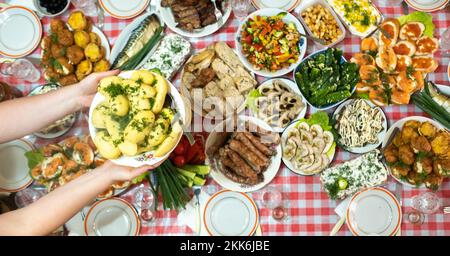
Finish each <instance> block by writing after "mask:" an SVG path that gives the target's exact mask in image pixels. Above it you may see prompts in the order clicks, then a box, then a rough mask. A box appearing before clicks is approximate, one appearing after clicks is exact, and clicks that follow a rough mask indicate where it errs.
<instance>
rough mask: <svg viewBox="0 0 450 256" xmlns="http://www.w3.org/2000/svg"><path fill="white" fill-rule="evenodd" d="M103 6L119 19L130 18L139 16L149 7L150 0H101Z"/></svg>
mask: <svg viewBox="0 0 450 256" xmlns="http://www.w3.org/2000/svg"><path fill="white" fill-rule="evenodd" d="M98 2H99V3H100V5H101V6H102V8H103V9H104V10H105V11H106V12H107V13H109V15H111V16H113V17H114V18H117V19H130V18H133V17H136V16H138V15H139V14H140V13H141V12H143V11H144V10H145V8H147V5H148V3H149V2H150V0H143V1H124V0H99V1H98Z"/></svg>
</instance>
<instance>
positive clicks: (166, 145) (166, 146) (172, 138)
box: [153, 122, 183, 157]
mask: <svg viewBox="0 0 450 256" xmlns="http://www.w3.org/2000/svg"><path fill="white" fill-rule="evenodd" d="M182 134H183V129H182V128H181V125H180V124H179V123H178V122H177V123H175V124H173V125H172V131H171V132H170V134H169V136H167V138H166V139H165V140H164V141H163V142H162V143H161V144H160V145H159V146H158V148H157V149H156V150H155V152H154V154H153V156H155V157H162V156H164V155H165V154H167V153H169V151H170V150H172V149H173V148H174V147H175V146H176V144H177V142H178V140H179V139H180V137H181V135H182Z"/></svg>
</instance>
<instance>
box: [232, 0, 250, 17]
mask: <svg viewBox="0 0 450 256" xmlns="http://www.w3.org/2000/svg"><path fill="white" fill-rule="evenodd" d="M231 5H232V6H233V13H234V16H236V18H238V19H243V18H245V17H247V15H248V12H249V10H250V0H231Z"/></svg>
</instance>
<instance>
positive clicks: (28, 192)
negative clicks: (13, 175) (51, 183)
mask: <svg viewBox="0 0 450 256" xmlns="http://www.w3.org/2000/svg"><path fill="white" fill-rule="evenodd" d="M44 195H45V193H44V191H42V190H37V189H34V188H32V187H28V188H26V189H24V190H21V191H19V192H17V193H16V195H15V196H14V203H15V204H16V206H17V207H18V208H23V207H25V206H27V205H30V204H32V203H34V202H36V201H37V200H39V198H41V197H43V196H44Z"/></svg>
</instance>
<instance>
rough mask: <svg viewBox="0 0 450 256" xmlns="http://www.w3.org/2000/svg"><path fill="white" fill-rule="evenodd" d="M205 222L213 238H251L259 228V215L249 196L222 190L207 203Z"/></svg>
mask: <svg viewBox="0 0 450 256" xmlns="http://www.w3.org/2000/svg"><path fill="white" fill-rule="evenodd" d="M203 220H204V223H205V227H206V231H208V234H210V235H211V236H251V235H253V233H254V232H255V230H256V228H257V227H258V223H259V213H258V208H257V207H256V204H255V202H254V201H253V200H252V199H251V198H250V197H249V196H248V195H246V194H244V193H241V192H235V191H231V190H222V191H219V192H217V193H216V194H214V195H213V196H211V198H210V199H209V200H208V202H207V203H206V206H205V212H204V213H203Z"/></svg>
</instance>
